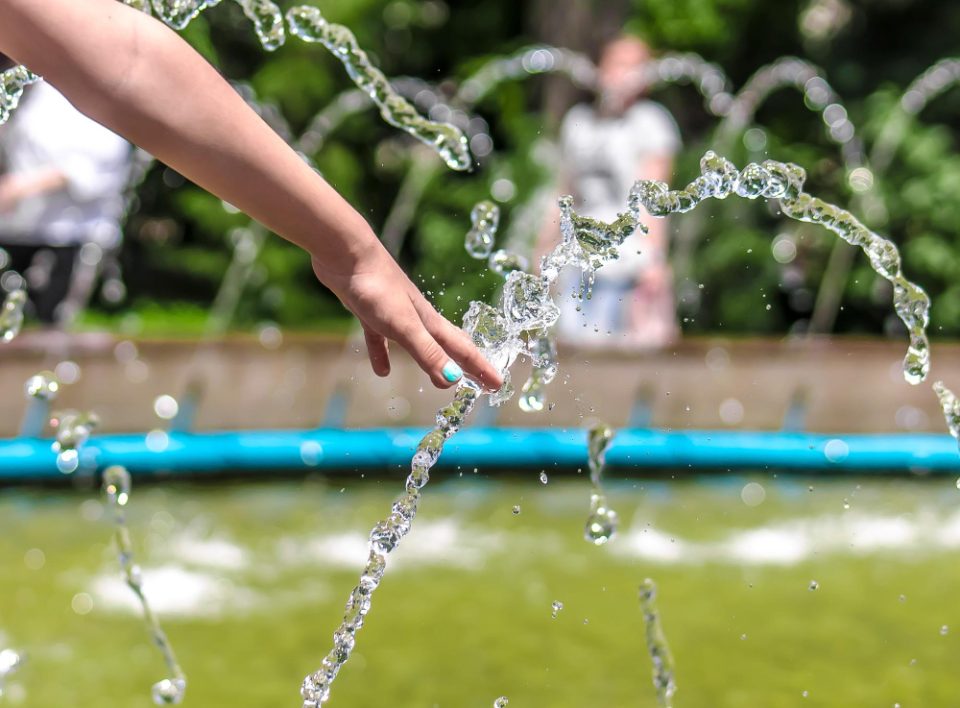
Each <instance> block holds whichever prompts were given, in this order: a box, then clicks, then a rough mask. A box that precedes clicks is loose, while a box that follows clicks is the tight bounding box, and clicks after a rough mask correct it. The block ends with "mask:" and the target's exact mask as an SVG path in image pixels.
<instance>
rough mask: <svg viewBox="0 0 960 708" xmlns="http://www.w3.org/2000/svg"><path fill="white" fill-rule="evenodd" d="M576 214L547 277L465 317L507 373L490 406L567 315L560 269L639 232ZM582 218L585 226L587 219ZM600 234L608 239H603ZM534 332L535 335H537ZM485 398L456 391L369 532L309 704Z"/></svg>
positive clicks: (608, 255) (599, 257)
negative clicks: (559, 292) (448, 448)
mask: <svg viewBox="0 0 960 708" xmlns="http://www.w3.org/2000/svg"><path fill="white" fill-rule="evenodd" d="M573 216H574V214H573V213H572V209H571V212H570V214H568V223H567V227H566V228H564V229H562V232H563V233H562V235H563V239H562V241H561V243H560V244H558V245H557V246H556V247H555V249H554V251H553V252H551V254H548V256H546V257H545V258H544V262H545V263H546V264H547V266H545V267H543V268H542V270H543V275H541V276H535V275H532V274H530V273H525V272H523V271H519V270H517V271H513V272H511V273H509V274H508V275H507V278H506V282H505V284H504V288H503V292H502V293H501V296H500V302H499V305H498V307H494V306H492V305H488V304H486V303H482V302H472V303H471V304H470V308H469V309H468V310H467V313H466V315H464V318H463V328H464V330H465V331H466V332H467V333H468V334H469V335H470V337H471V339H472V340H473V343H474V344H475V345H476V347H477V348H478V349H479V350H480V352H481V353H482V354H483V355H484V356H485V357H486V359H487V360H488V361H490V362H491V363H492V364H493V366H494V367H495V368H496V369H497V370H498V371H499V372H500V373H501V374H503V376H504V380H505V382H504V386H503V387H502V388H501V390H500V391H498V392H496V393H495V394H491V395H490V403H491V405H499V404H500V403H502V402H503V401H505V400H507V399H509V398H510V396H511V395H512V393H513V390H512V388H511V387H510V383H509V369H510V366H511V365H512V364H513V362H514V361H515V360H516V358H517V357H518V356H519V355H520V354H527V355H530V356H532V355H533V351H534V349H535V347H534V346H533V343H534V342H536V341H537V339H538V338H539V336H540V335H541V333H542V332H543V331H544V330H547V329H549V328H550V327H552V326H553V325H554V324H555V323H556V321H557V318H558V317H559V316H560V311H559V308H558V307H557V305H556V304H555V303H554V301H553V299H552V295H551V292H550V289H551V285H552V283H553V282H554V281H555V280H556V279H557V277H558V276H559V273H560V270H561V269H562V268H563V267H565V266H567V265H570V264H582V265H584V266H585V267H589V268H591V269H596V268H599V267H600V266H602V265H603V263H604V262H605V261H606V260H610V259H612V258H615V257H616V245H617V244H619V243H621V242H622V241H623V239H624V238H626V237H627V236H628V235H629V234H630V233H632V230H628V229H626V227H624V228H621V229H616V230H614V231H613V232H609V231H601V230H600V229H599V228H597V229H595V231H593V232H588V231H584V230H577V229H576V228H574V227H573V223H572V222H571V221H570V219H571V218H572V217H573ZM577 223H578V224H586V223H587V221H578V222H577ZM591 223H593V222H591ZM596 223H599V222H596ZM618 238H619V239H620V240H619V241H617V239H618ZM601 239H606V241H605V242H604V243H600V240H601ZM615 241H616V243H614V242H615ZM581 242H582V243H581ZM531 334H535V336H533V337H531ZM480 395H481V390H480V387H479V386H478V385H477V384H475V383H474V382H472V381H470V380H469V379H464V380H463V381H462V382H461V383H460V384H459V385H458V386H457V388H456V392H455V395H454V400H453V402H452V403H451V404H450V405H449V406H447V407H446V408H443V409H441V410H440V411H439V412H438V413H437V427H436V428H434V429H433V430H432V431H431V432H429V433H427V435H426V436H424V438H423V439H422V440H421V441H420V444H419V445H418V447H417V451H416V452H415V454H414V456H413V460H412V461H411V472H410V475H409V477H408V478H407V484H406V490H405V492H404V494H403V495H401V497H400V498H399V499H398V500H397V501H396V502H395V503H394V505H393V509H392V513H391V514H390V516H388V517H387V518H386V519H384V520H383V521H381V522H380V523H378V524H377V525H376V526H375V527H374V528H373V530H372V531H371V533H370V547H369V554H368V558H367V565H366V567H365V569H364V571H363V573H362V574H361V576H360V583H359V584H358V585H357V586H356V587H355V588H354V589H353V592H352V593H351V594H350V599H349V600H348V601H347V606H346V612H345V614H344V618H343V622H342V623H341V625H340V626H339V627H338V628H337V630H336V631H335V632H334V635H333V642H334V646H333V648H332V649H331V651H330V653H329V654H328V655H327V656H326V658H324V660H323V662H322V665H321V667H320V669H319V670H317V671H316V672H314V673H313V674H311V675H309V676H307V677H306V678H305V679H304V681H303V685H302V686H301V696H302V697H303V708H317V707H318V706H320V705H323V704H324V703H326V702H327V701H328V700H329V698H330V689H331V686H332V684H333V682H334V680H335V679H336V677H337V674H338V673H339V672H340V669H341V668H342V666H343V665H344V663H346V661H347V660H348V659H349V658H350V655H351V653H352V652H353V648H354V646H355V643H356V634H357V632H358V631H359V629H360V628H361V627H362V626H363V622H364V618H365V617H366V615H367V613H368V612H369V611H370V607H371V601H372V595H373V592H374V591H375V590H376V589H377V587H378V586H379V585H380V581H381V580H382V578H383V574H384V571H385V570H386V564H387V557H388V556H389V554H390V553H391V552H392V551H393V550H394V549H395V548H396V547H397V544H399V543H400V541H401V540H402V539H403V538H404V536H406V535H407V533H409V531H410V528H411V525H412V523H413V520H414V518H415V517H416V513H417V506H418V503H419V501H420V496H421V494H422V489H423V487H424V486H425V485H426V484H427V482H428V481H429V479H430V470H431V468H432V467H433V466H434V465H435V464H436V462H437V460H438V458H439V457H440V453H441V452H442V450H443V445H444V443H445V442H446V440H447V439H449V438H450V437H451V436H452V435H454V434H455V433H456V432H457V430H459V428H460V426H461V425H462V424H463V422H464V420H465V419H466V418H467V416H468V415H469V414H470V413H471V412H472V410H473V408H474V406H475V404H476V402H477V400H478V398H479V396H480ZM541 480H546V473H541Z"/></svg>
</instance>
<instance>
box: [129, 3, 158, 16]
mask: <svg viewBox="0 0 960 708" xmlns="http://www.w3.org/2000/svg"><path fill="white" fill-rule="evenodd" d="M123 4H124V5H129V6H130V7H132V8H133V9H134V10H139V11H140V12H145V13H146V14H148V15H152V14H153V12H152V11H151V8H150V0H123Z"/></svg>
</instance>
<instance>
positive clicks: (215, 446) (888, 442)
mask: <svg viewBox="0 0 960 708" xmlns="http://www.w3.org/2000/svg"><path fill="white" fill-rule="evenodd" d="M423 432H424V431H423V430H421V429H395V428H384V429H370V430H341V429H333V428H327V429H319V430H256V431H237V432H215V433H184V432H171V433H161V434H158V433H153V434H151V436H149V437H148V436H145V435H144V434H127V435H104V436H98V437H94V438H92V439H91V440H90V442H89V443H88V444H87V445H86V446H85V447H84V448H83V450H82V454H81V462H82V467H84V468H86V469H93V468H101V469H102V468H103V467H106V466H108V465H123V466H125V467H127V468H128V469H129V470H130V471H131V472H133V473H140V474H142V473H171V474H176V473H192V474H206V473H211V474H212V473H234V472H253V471H263V470H299V471H309V470H310V469H328V470H329V469H337V470H346V471H350V470H371V469H385V468H389V467H405V466H406V465H407V464H409V461H410V456H411V454H412V452H413V449H414V447H415V446H416V444H417V442H418V441H419V439H420V436H421V435H422V434H423ZM164 436H166V437H164ZM586 454H587V452H586V437H585V433H584V432H583V431H582V430H554V429H535V428H468V429H466V430H463V431H461V432H460V433H459V434H458V435H457V436H456V437H454V438H451V439H450V441H449V442H448V443H447V446H446V448H445V449H444V452H443V456H442V457H441V459H440V462H441V464H442V465H443V466H446V467H457V466H459V467H465V468H469V469H471V470H472V469H473V468H474V467H486V468H490V467H496V468H505V469H516V470H519V469H529V468H541V469H550V468H558V467H559V468H575V467H585V466H586ZM54 457H55V456H54V453H53V452H52V451H51V450H50V441H49V440H43V439H39V438H15V439H10V440H0V481H3V480H37V481H41V480H55V479H62V478H63V475H61V474H60V472H58V471H57V468H56V465H55V464H54ZM607 461H608V463H609V464H610V465H611V466H613V467H619V468H634V469H642V468H660V469H663V468H671V469H679V470H686V471H700V470H702V469H704V468H710V469H714V470H727V469H729V470H733V471H742V470H744V469H747V470H770V469H781V470H803V471H810V472H893V473H901V474H902V473H906V472H912V473H944V474H946V473H953V474H957V473H960V455H958V452H957V444H956V441H954V439H953V438H951V437H950V436H948V435H945V434H944V435H930V434H923V435H919V434H883V435H859V434H858V435H840V436H837V435H815V434H810V433H802V432H749V431H742V432H741V431H711V430H687V431H682V430H674V431H663V430H650V429H627V430H621V431H619V432H618V433H617V436H616V438H615V439H614V443H613V445H612V446H611V448H610V450H609V451H608V453H607Z"/></svg>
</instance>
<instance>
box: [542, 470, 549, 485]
mask: <svg viewBox="0 0 960 708" xmlns="http://www.w3.org/2000/svg"><path fill="white" fill-rule="evenodd" d="M549 481H550V478H549V477H547V473H546V472H541V473H540V484H546V483H547V482H549Z"/></svg>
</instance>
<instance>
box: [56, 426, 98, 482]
mask: <svg viewBox="0 0 960 708" xmlns="http://www.w3.org/2000/svg"><path fill="white" fill-rule="evenodd" d="M99 425H100V417H99V416H98V415H97V414H96V413H94V412H93V411H86V412H79V411H61V412H58V413H54V414H53V417H52V418H51V419H50V427H52V428H54V429H55V430H56V431H57V434H56V439H55V440H54V441H53V444H52V445H51V446H50V448H51V449H52V450H53V451H54V452H55V453H57V469H58V470H60V471H61V472H62V473H63V474H72V473H73V472H76V471H77V468H78V467H80V450H81V448H82V447H83V446H84V445H86V443H87V441H88V440H89V439H90V435H91V434H92V433H93V431H94V430H95V429H96V428H97V427H99Z"/></svg>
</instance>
